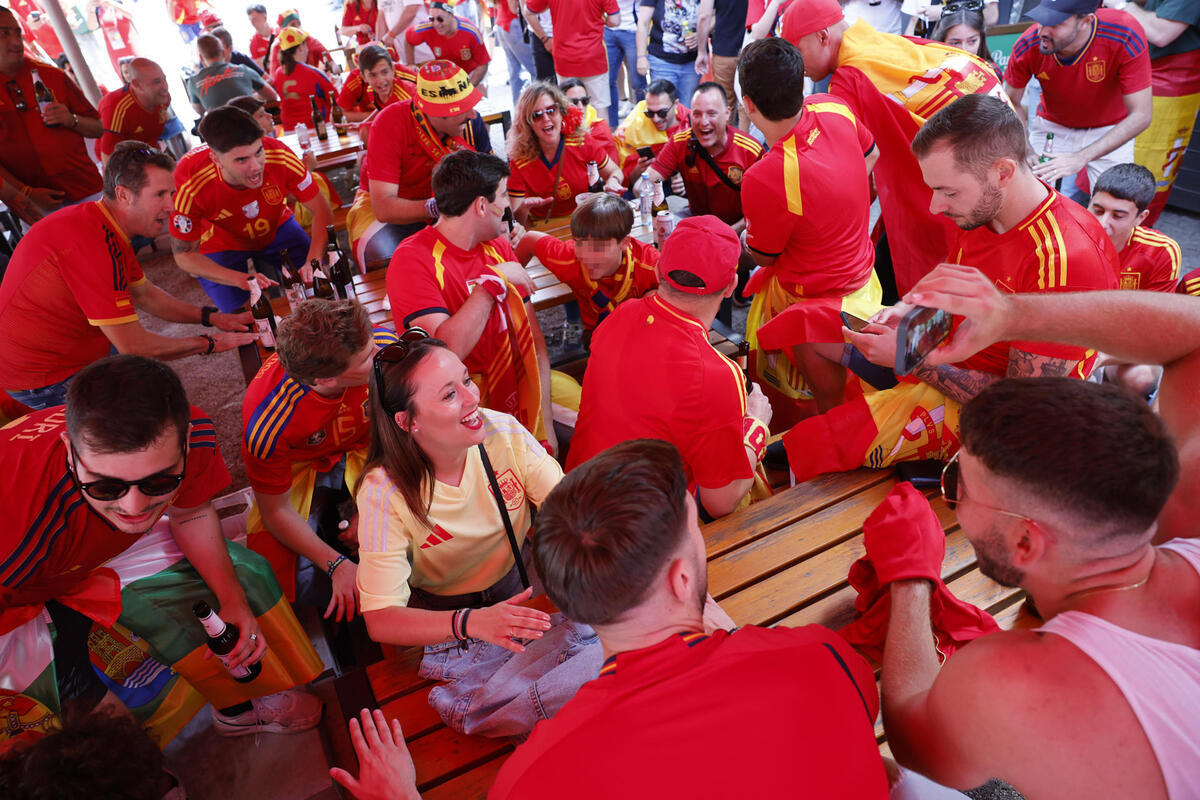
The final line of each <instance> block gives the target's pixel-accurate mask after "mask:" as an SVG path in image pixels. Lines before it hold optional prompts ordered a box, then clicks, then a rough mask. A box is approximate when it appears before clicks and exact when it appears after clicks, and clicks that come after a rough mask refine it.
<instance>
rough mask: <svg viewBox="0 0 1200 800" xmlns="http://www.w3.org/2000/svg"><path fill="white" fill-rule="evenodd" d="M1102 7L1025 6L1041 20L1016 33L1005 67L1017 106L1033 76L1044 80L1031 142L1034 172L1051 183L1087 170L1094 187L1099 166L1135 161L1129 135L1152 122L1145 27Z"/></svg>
mask: <svg viewBox="0 0 1200 800" xmlns="http://www.w3.org/2000/svg"><path fill="white" fill-rule="evenodd" d="M1099 6H1100V0H1042V2H1041V3H1040V4H1039V5H1038V6H1037V7H1035V8H1032V9H1030V11H1029V16H1030V17H1032V18H1033V20H1034V21H1035V22H1037V23H1038V24H1037V25H1035V26H1033V27H1031V28H1030V29H1029V30H1027V31H1025V33H1023V34H1021V38H1019V39H1017V41H1016V43H1015V44H1014V45H1013V50H1012V56H1011V57H1010V58H1009V60H1008V66H1007V68H1006V69H1005V70H1004V90H1005V91H1006V92H1008V96H1009V97H1010V98H1011V99H1012V103H1013V105H1014V106H1015V107H1017V108H1020V106H1021V98H1022V97H1023V96H1024V94H1025V86H1026V85H1027V84H1028V83H1029V81H1030V79H1031V78H1034V77H1036V78H1037V80H1038V84H1039V85H1040V86H1041V90H1042V99H1041V100H1040V101H1039V102H1038V108H1037V114H1036V115H1035V116H1034V117H1033V119H1031V120H1030V121H1029V145H1030V147H1032V148H1033V151H1034V152H1035V153H1040V154H1042V156H1044V158H1043V157H1039V159H1038V163H1037V164H1036V165H1034V168H1033V174H1034V175H1037V176H1038V177H1039V178H1041V179H1042V180H1044V181H1048V182H1050V183H1053V182H1054V181H1056V180H1059V179H1064V180H1066V181H1067V182H1068V184H1071V183H1073V182H1074V180H1075V175H1076V174H1077V173H1078V172H1079V171H1080V170H1082V169H1085V168H1086V169H1087V177H1088V183H1089V185H1094V184H1095V182H1096V179H1097V178H1099V177H1100V173H1101V172H1104V170H1106V169H1108V168H1109V167H1111V166H1114V165H1116V164H1125V163H1129V162H1131V161H1133V138H1134V137H1135V136H1137V135H1138V134H1139V133H1141V132H1142V131H1144V130H1145V129H1146V127H1147V126H1148V125H1149V124H1150V116H1151V105H1152V103H1151V92H1150V53H1149V50H1148V49H1147V46H1146V37H1145V34H1144V33H1143V32H1142V26H1141V25H1139V24H1138V23H1137V21H1136V20H1135V19H1133V17H1131V16H1130V15H1129V14H1127V13H1125V12H1124V11H1117V10H1115V9H1111V8H1099ZM1051 136H1052V143H1051ZM1069 189H1070V190H1073V187H1072V186H1067V187H1066V188H1064V190H1063V191H1066V192H1067V193H1068V194H1070V193H1071V192H1070V191H1068V190H1069ZM1081 202H1082V201H1081Z"/></svg>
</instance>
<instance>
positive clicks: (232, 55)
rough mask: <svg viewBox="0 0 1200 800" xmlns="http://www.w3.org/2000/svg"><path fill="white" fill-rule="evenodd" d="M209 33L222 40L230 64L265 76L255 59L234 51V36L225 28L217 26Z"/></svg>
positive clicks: (223, 51) (223, 50)
mask: <svg viewBox="0 0 1200 800" xmlns="http://www.w3.org/2000/svg"><path fill="white" fill-rule="evenodd" d="M209 33H211V34H212V35H213V36H215V37H217V38H218V39H220V40H221V52H222V54H223V55H224V56H225V60H226V61H228V62H229V63H230V64H237V65H238V66H242V67H246V68H248V69H252V70H254V71H255V72H257V73H258V74H259V75H263V74H264V73H263V70H262V67H260V66H259V65H258V64H257V62H255V60H254V59H253V58H251V57H250V56H248V55H246V54H245V53H243V52H240V51H238V50H234V49H233V34H231V33H230V32H229V31H228V30H227V29H226V28H225V27H223V26H217V27H215V28H213V29H212V30H210V31H209Z"/></svg>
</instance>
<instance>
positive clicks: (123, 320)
mask: <svg viewBox="0 0 1200 800" xmlns="http://www.w3.org/2000/svg"><path fill="white" fill-rule="evenodd" d="M174 165H175V162H174V161H173V160H172V159H171V157H170V156H169V155H166V154H165V153H160V152H158V151H157V150H151V149H150V148H149V147H147V146H146V145H144V144H142V143H141V142H122V143H120V144H118V145H117V146H116V148H115V150H114V151H113V155H112V156H111V157H110V158H109V160H108V164H107V165H105V168H104V195H103V197H102V198H101V199H100V200H97V201H96V202H93V203H82V204H80V205H76V206H71V207H69V208H64V209H61V210H59V211H56V212H54V213H53V214H51V215H50V216H48V217H46V218H44V219H42V220H41V221H40V222H38V223H37V224H35V225H34V226H33V227H32V228H31V229H30V230H29V233H27V234H26V235H25V236H24V238H22V239H21V241H20V242H18V243H17V247H16V250H15V252H14V253H13V257H12V261H10V262H9V264H8V269H7V271H6V272H5V274H4V280H3V282H2V283H0V388H2V389H4V390H6V391H7V392H8V394H9V395H10V396H12V397H13V398H14V399H16V400H18V401H20V402H21V403H24V404H25V405H27V406H29V407H30V408H34V409H40V408H46V407H48V406H54V405H61V404H62V403H63V402H64V400H65V398H66V392H67V386H68V385H69V384H70V382H71V379H72V378H73V377H74V375H75V374H76V373H77V372H79V370H80V369H82V368H83V367H85V366H87V365H88V364H90V363H92V362H93V361H96V360H98V359H100V358H103V357H104V356H106V355H108V354H109V352H112V351H116V352H120V353H134V354H137V355H144V356H148V357H152V358H159V359H163V360H169V359H175V358H183V357H184V356H190V355H197V354H202V355H208V354H210V353H216V352H223V351H225V350H230V349H232V348H234V347H237V346H238V345H241V344H246V343H248V342H252V341H254V339H255V335H254V334H252V333H245V332H244V331H246V329H247V327H248V325H249V324H250V323H251V319H250V315H249V314H248V313H247V314H237V315H232V314H221V313H214V312H216V311H217V309H215V308H212V307H209V306H206V307H204V308H197V307H196V306H193V305H191V304H189V303H185V302H183V301H182V300H178V299H176V298H174V297H172V296H171V295H169V294H167V293H166V292H164V291H163V290H161V289H159V288H158V287H157V286H155V285H154V284H153V283H151V282H150V281H149V280H147V279H146V277H145V276H144V275H143V274H142V269H141V267H140V266H139V265H138V261H137V257H136V256H135V255H134V253H133V248H132V247H131V246H130V244H129V238H130V237H131V236H154V235H156V234H157V233H158V232H159V231H161V230H162V227H163V225H164V224H165V222H166V219H167V216H168V215H169V214H170V213H171V207H172V199H171V195H172V194H173V193H174V192H173V186H172V178H171V170H172V168H173V167H174ZM139 310H140V311H144V312H146V313H148V314H151V315H152V316H156V317H158V318H160V319H164V320H168V321H171V322H185V323H191V324H195V325H205V326H215V327H217V328H219V329H221V330H223V331H239V332H238V333H218V334H216V335H214V336H209V335H207V334H204V335H200V336H186V337H175V336H162V335H159V334H157V333H151V332H150V331H147V330H146V329H145V328H143V327H142V324H141V322H139V321H138V316H137V312H138V311H139Z"/></svg>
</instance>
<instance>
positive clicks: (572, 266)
mask: <svg viewBox="0 0 1200 800" xmlns="http://www.w3.org/2000/svg"><path fill="white" fill-rule="evenodd" d="M534 253H535V254H536V255H537V258H538V261H541V262H542V264H544V265H545V267H546V269H548V270H550V271H551V272H553V273H554V275H555V277H557V278H558V279H559V280H560V281H562V282H563V283H565V284H566V285H567V286H570V287H571V291H572V292H574V293H575V299H576V300H578V301H579V316H580V319H581V320H582V322H583V327H584V328H585V329H587V330H589V331H590V330H593V329H595V327H596V326H597V325H599V324H600V323H601V322H603V321H604V319H605V317H607V316H608V315H609V314H610V313H612V311H613V310H614V309H615V308H616V307H617V306H618V305H620V304H621V303H623V302H625V301H626V300H632V299H633V298H635V297H641V296H642V295H644V294H645V293H646V292H649V291H653V290H654V289H656V288H658V273H657V272H656V271H655V267H656V266H657V264H658V250H656V249H655V248H654V246H653V245H650V244H647V243H645V242H639V241H638V240H637V239H630V240H629V246H628V247H626V248H625V251H624V252H623V253H622V254H621V266H619V267H617V271H616V272H614V273H613V274H612V275H610V276H608V277H607V278H601V279H600V280H598V281H594V280H592V279H591V278H590V277H589V276H588V274H587V271H586V270H585V269H584V268H583V265H582V264H580V263H579V261H578V259H576V258H575V242H574V241H566V242H564V241H563V240H561V239H558V238H556V237H554V236H545V237H542V238H539V239H538V241H537V244H536V245H535V246H534Z"/></svg>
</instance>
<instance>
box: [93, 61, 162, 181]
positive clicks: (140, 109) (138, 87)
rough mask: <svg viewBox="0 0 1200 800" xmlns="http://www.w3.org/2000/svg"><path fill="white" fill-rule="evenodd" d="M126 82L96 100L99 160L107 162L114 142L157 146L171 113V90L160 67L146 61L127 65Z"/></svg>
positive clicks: (115, 143)
mask: <svg viewBox="0 0 1200 800" xmlns="http://www.w3.org/2000/svg"><path fill="white" fill-rule="evenodd" d="M129 77H130V80H129V83H127V84H126V85H125V86H124V87H122V88H121V89H118V90H117V91H115V92H109V93H108V94H106V95H104V97H103V98H101V100H100V123H101V124H102V125H103V126H104V135H103V136H101V137H100V159H101V160H102V161H107V160H108V158H109V156H111V155H112V152H113V148H114V147H116V145H117V142H127V141H130V140H136V141H139V142H145V143H146V144H148V145H150V146H151V147H157V146H158V140H159V138H160V137H162V133H163V127H164V126H165V125H166V123H167V119H168V118H169V117H170V114H171V90H170V88H169V87H168V86H167V76H166V74H164V73H163V71H162V67H160V66H159V65H158V64H155V63H154V62H153V61H151V60H150V59H148V58H135V59H133V61H131V62H129Z"/></svg>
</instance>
